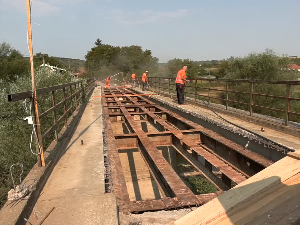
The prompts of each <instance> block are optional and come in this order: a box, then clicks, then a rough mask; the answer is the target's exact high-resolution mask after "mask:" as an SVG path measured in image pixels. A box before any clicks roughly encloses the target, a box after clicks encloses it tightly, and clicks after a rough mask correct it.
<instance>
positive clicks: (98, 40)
mask: <svg viewBox="0 0 300 225" xmlns="http://www.w3.org/2000/svg"><path fill="white" fill-rule="evenodd" d="M95 45H96V46H100V45H102V40H100V39H99V38H97V40H96V41H95Z"/></svg>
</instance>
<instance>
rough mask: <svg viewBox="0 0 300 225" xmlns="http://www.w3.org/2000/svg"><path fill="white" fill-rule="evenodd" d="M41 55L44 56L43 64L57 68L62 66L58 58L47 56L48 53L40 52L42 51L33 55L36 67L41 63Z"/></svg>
mask: <svg viewBox="0 0 300 225" xmlns="http://www.w3.org/2000/svg"><path fill="white" fill-rule="evenodd" d="M43 57H44V60H45V64H49V65H50V66H56V67H58V68H63V66H62V64H61V62H60V60H58V59H57V58H55V57H52V56H48V54H42V53H37V54H36V55H35V56H34V57H33V61H34V66H35V67H36V68H37V67H39V66H40V65H42V64H43Z"/></svg>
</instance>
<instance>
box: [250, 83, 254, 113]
mask: <svg viewBox="0 0 300 225" xmlns="http://www.w3.org/2000/svg"><path fill="white" fill-rule="evenodd" d="M253 85H254V84H253V82H251V83H250V104H249V107H250V108H249V111H250V116H253V89H254V88H253Z"/></svg>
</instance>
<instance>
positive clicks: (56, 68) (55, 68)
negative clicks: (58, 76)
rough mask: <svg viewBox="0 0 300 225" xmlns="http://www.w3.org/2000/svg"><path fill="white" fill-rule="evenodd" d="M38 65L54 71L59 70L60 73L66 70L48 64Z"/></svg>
mask: <svg viewBox="0 0 300 225" xmlns="http://www.w3.org/2000/svg"><path fill="white" fill-rule="evenodd" d="M40 67H43V68H48V69H49V70H50V71H51V72H54V71H56V72H60V73H63V72H66V70H65V69H62V68H58V67H56V66H50V65H49V64H42V65H40Z"/></svg>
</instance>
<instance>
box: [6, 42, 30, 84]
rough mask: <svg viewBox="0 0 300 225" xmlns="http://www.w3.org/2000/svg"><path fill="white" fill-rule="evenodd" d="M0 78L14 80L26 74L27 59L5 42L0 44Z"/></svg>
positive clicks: (27, 68)
mask: <svg viewBox="0 0 300 225" xmlns="http://www.w3.org/2000/svg"><path fill="white" fill-rule="evenodd" d="M0 71H1V72H0V79H2V80H4V81H15V80H16V79H17V78H18V77H22V76H26V75H28V72H29V71H30V65H29V61H27V60H26V59H24V57H23V56H22V54H21V53H20V52H19V51H17V50H15V49H14V48H12V47H11V46H10V45H9V44H7V43H6V42H3V43H1V44H0Z"/></svg>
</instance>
